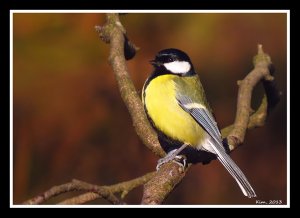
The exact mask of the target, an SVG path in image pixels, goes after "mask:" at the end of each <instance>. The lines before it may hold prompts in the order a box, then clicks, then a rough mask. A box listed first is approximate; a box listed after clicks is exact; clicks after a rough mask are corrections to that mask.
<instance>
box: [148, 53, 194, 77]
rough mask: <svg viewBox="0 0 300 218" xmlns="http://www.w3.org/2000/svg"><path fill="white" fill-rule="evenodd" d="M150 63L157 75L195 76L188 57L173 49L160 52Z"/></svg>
mask: <svg viewBox="0 0 300 218" xmlns="http://www.w3.org/2000/svg"><path fill="white" fill-rule="evenodd" d="M150 63H151V64H152V65H153V66H154V68H155V71H156V72H157V73H159V74H177V75H180V76H190V75H194V74H195V72H194V67H193V64H192V62H191V60H190V58H189V56H188V55H187V54H186V53H184V52H183V51H181V50H179V49H175V48H169V49H164V50H161V51H160V52H158V53H157V55H156V56H155V59H154V60H152V61H150Z"/></svg>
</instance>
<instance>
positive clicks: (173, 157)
mask: <svg viewBox="0 0 300 218" xmlns="http://www.w3.org/2000/svg"><path fill="white" fill-rule="evenodd" d="M178 153H179V152H178V149H174V150H172V151H170V152H169V153H168V154H167V155H166V156H165V157H163V158H161V159H159V160H158V161H157V166H156V171H158V170H159V168H160V167H161V166H162V165H163V164H165V163H167V162H170V161H173V162H174V163H176V164H178V165H179V166H181V167H182V168H183V169H185V167H186V165H187V164H186V157H185V156H183V155H177V154H178Z"/></svg>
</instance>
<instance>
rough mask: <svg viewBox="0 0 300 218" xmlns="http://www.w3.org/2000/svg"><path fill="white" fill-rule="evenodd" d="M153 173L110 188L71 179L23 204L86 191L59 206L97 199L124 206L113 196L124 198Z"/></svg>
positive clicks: (152, 174) (153, 173) (41, 201)
mask: <svg viewBox="0 0 300 218" xmlns="http://www.w3.org/2000/svg"><path fill="white" fill-rule="evenodd" d="M155 173H156V172H151V173H147V174H145V175H143V176H141V177H138V178H136V179H133V180H130V181H127V182H121V183H118V184H115V185H111V186H98V185H94V184H90V183H86V182H83V181H80V180H76V179H73V180H72V181H71V182H69V183H66V184H62V185H58V186H54V187H52V188H50V189H49V190H47V191H45V192H44V193H42V194H40V195H38V196H36V197H34V198H32V199H29V200H27V201H25V202H23V204H41V203H44V202H45V201H47V200H49V199H50V198H52V197H55V196H57V195H59V194H62V193H65V192H71V191H87V192H88V193H85V194H82V195H79V196H76V197H73V198H70V199H67V200H64V201H62V202H60V203H59V204H83V203H86V202H88V201H92V200H95V199H97V198H103V199H106V200H107V201H109V202H110V203H112V204H124V203H123V202H122V201H121V200H119V199H118V198H117V197H116V196H115V195H114V194H116V193H121V198H124V197H125V196H126V194H127V193H128V192H130V191H131V190H132V189H134V188H136V187H138V186H140V185H143V184H144V183H146V182H147V181H148V180H149V179H151V178H152V177H153V176H154V175H155Z"/></svg>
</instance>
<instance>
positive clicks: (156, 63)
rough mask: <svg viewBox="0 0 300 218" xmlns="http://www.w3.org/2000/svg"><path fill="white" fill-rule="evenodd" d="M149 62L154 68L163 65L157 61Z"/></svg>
mask: <svg viewBox="0 0 300 218" xmlns="http://www.w3.org/2000/svg"><path fill="white" fill-rule="evenodd" d="M149 62H150V64H151V65H152V66H154V67H158V66H160V65H161V64H160V63H159V62H156V61H155V60H151V61H149Z"/></svg>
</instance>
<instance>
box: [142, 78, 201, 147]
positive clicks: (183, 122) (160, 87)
mask: <svg viewBox="0 0 300 218" xmlns="http://www.w3.org/2000/svg"><path fill="white" fill-rule="evenodd" d="M177 79H178V77H177V76H175V75H162V76H159V77H156V78H155V79H154V80H152V81H151V82H150V83H149V85H148V86H147V87H146V89H145V90H144V91H145V99H143V100H144V104H145V105H146V109H147V113H148V115H149V116H150V118H151V119H152V120H153V122H154V123H155V126H156V128H158V129H159V130H161V131H162V132H163V133H164V134H165V135H167V136H169V137H171V138H172V139H175V140H179V141H181V142H183V143H188V144H190V145H192V146H197V145H199V143H200V142H201V141H202V140H203V137H204V135H205V131H204V130H203V129H202V127H201V126H199V125H198V124H197V123H196V122H195V121H194V119H193V118H192V116H191V115H190V114H188V113H187V112H185V111H184V110H183V109H182V108H181V107H180V106H179V105H178V102H177V100H176V94H175V86H176V88H177V89H178V88H179V89H180V88H182V87H180V84H178V83H176V82H175V81H176V80H177ZM181 79H182V78H181ZM192 92H195V91H194V90H192Z"/></svg>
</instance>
